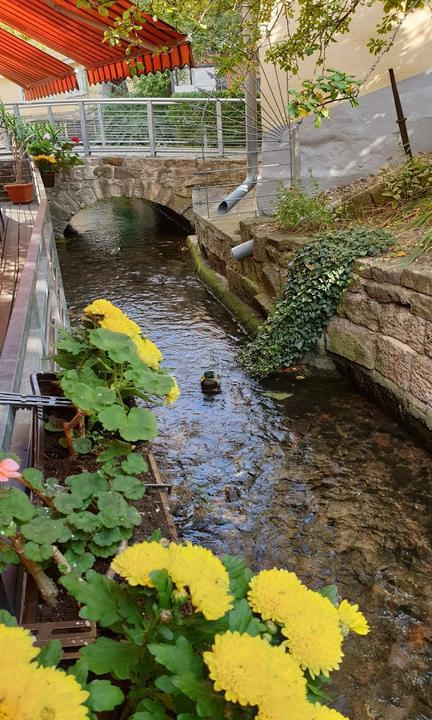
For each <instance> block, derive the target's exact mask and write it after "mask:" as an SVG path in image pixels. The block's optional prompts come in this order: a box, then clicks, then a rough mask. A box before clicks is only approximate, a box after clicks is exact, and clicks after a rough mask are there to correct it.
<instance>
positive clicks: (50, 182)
mask: <svg viewBox="0 0 432 720" xmlns="http://www.w3.org/2000/svg"><path fill="white" fill-rule="evenodd" d="M41 178H42V181H43V184H44V186H45V187H46V188H52V187H54V185H55V173H53V172H45V173H41Z"/></svg>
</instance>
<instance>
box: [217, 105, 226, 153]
mask: <svg viewBox="0 0 432 720" xmlns="http://www.w3.org/2000/svg"><path fill="white" fill-rule="evenodd" d="M216 135H217V147H218V155H221V156H223V154H224V137H223V122H222V103H221V101H220V100H216Z"/></svg>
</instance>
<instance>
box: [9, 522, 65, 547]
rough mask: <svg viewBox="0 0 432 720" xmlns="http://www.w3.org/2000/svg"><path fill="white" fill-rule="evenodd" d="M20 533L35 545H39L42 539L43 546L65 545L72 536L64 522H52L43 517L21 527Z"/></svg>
mask: <svg viewBox="0 0 432 720" xmlns="http://www.w3.org/2000/svg"><path fill="white" fill-rule="evenodd" d="M21 532H22V534H23V535H24V537H25V538H26V539H27V540H33V541H34V542H35V543H39V541H40V538H43V541H44V544H45V545H53V544H54V543H65V542H67V541H68V540H69V538H70V536H71V535H72V532H71V530H70V528H68V527H67V526H66V525H65V523H64V520H52V519H51V518H48V517H43V516H40V517H37V518H35V519H34V520H32V521H31V522H29V523H27V524H25V525H22V527H21Z"/></svg>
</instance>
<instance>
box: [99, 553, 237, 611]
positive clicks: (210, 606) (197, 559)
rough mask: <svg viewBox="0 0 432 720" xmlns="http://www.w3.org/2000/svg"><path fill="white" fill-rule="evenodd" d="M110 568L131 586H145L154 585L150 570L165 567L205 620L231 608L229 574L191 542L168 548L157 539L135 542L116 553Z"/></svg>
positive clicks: (212, 556)
mask: <svg viewBox="0 0 432 720" xmlns="http://www.w3.org/2000/svg"><path fill="white" fill-rule="evenodd" d="M111 567H112V568H113V570H114V571H115V572H116V573H118V575H121V577H124V578H125V579H126V580H127V581H128V583H129V584H130V585H144V586H146V587H153V583H152V581H151V578H150V573H151V572H153V571H154V570H166V571H167V573H168V575H169V576H170V578H171V580H172V581H173V582H174V584H175V585H176V588H177V590H180V591H182V590H186V589H187V591H188V592H189V595H190V599H191V602H192V605H193V606H194V607H195V608H196V609H197V610H198V611H200V612H201V613H202V614H203V615H204V617H205V618H206V619H207V620H217V619H218V618H220V617H223V616H224V615H225V613H227V612H228V610H229V609H230V607H231V603H232V597H231V595H230V594H229V576H228V573H227V571H226V569H225V567H224V566H223V564H222V563H221V561H220V560H219V558H217V557H216V556H215V555H213V553H212V552H211V551H210V550H207V549H206V548H202V547H199V546H195V545H191V543H187V544H186V545H176V544H175V543H171V544H170V545H169V546H168V547H163V546H162V545H159V543H156V542H142V543H137V544H136V545H132V546H131V547H130V548H127V550H125V551H124V552H122V553H120V554H119V555H117V557H116V558H114V560H113V562H112V563H111Z"/></svg>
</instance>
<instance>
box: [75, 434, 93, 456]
mask: <svg viewBox="0 0 432 720" xmlns="http://www.w3.org/2000/svg"><path fill="white" fill-rule="evenodd" d="M72 445H73V448H74V450H76V452H77V453H78V454H79V455H88V453H89V452H91V451H92V449H93V443H92V441H91V440H89V438H86V437H77V438H74V439H73V442H72Z"/></svg>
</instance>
